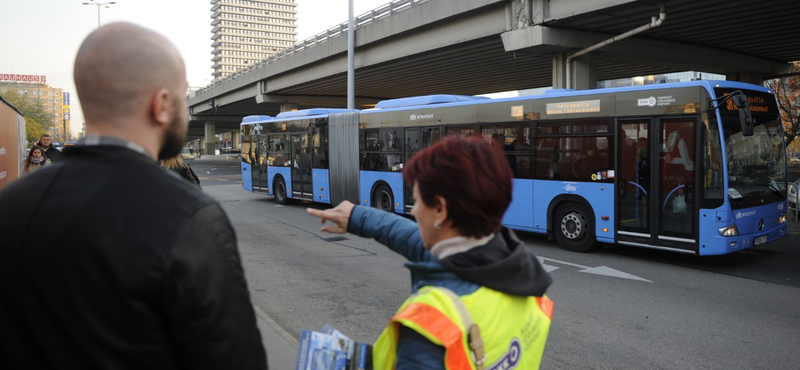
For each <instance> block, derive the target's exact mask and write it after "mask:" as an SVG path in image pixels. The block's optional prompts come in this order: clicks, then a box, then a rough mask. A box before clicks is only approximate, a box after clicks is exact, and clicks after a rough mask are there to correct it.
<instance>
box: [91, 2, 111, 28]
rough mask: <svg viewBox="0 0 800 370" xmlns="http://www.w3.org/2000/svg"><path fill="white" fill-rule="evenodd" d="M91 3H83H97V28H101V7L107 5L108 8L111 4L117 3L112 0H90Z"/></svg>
mask: <svg viewBox="0 0 800 370" xmlns="http://www.w3.org/2000/svg"><path fill="white" fill-rule="evenodd" d="M90 1H91V3H83V5H97V28H100V7H101V6H105V7H106V8H111V7H110V6H109V5H111V4H116V2H114V1H112V2H110V3H96V2H94V0H90Z"/></svg>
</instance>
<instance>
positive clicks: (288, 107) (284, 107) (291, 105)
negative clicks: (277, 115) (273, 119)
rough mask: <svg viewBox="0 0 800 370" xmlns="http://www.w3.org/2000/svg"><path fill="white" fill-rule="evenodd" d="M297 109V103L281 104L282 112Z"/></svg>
mask: <svg viewBox="0 0 800 370" xmlns="http://www.w3.org/2000/svg"><path fill="white" fill-rule="evenodd" d="M295 110H297V104H294V103H282V104H281V112H291V111H295Z"/></svg>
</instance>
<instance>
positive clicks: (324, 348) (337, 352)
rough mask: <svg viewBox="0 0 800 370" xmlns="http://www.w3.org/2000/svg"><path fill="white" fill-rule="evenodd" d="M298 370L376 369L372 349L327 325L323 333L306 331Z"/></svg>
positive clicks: (301, 342)
mask: <svg viewBox="0 0 800 370" xmlns="http://www.w3.org/2000/svg"><path fill="white" fill-rule="evenodd" d="M295 370H372V346H371V345H370V344H368V343H361V342H356V341H354V340H352V339H350V338H348V337H347V336H345V335H344V334H342V333H341V332H339V331H338V330H336V329H334V328H333V327H332V326H330V325H327V324H326V325H325V326H323V327H322V330H320V331H312V330H305V329H303V332H302V334H301V336H300V350H299V351H297V366H296V367H295Z"/></svg>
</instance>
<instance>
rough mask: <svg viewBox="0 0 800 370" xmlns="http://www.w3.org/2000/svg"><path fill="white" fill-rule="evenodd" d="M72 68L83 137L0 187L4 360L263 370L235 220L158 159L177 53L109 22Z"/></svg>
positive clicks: (179, 122)
mask: <svg viewBox="0 0 800 370" xmlns="http://www.w3.org/2000/svg"><path fill="white" fill-rule="evenodd" d="M73 70H74V77H75V87H76V90H77V93H78V96H79V98H80V101H81V106H82V108H83V113H84V117H85V119H86V137H85V138H84V139H82V140H81V141H80V142H79V143H78V145H75V146H70V147H68V148H65V149H64V153H63V154H64V158H63V160H62V161H61V163H59V164H58V165H56V166H49V167H45V168H43V169H41V170H38V171H36V172H34V173H33V174H30V175H28V176H25V177H23V178H21V179H19V180H17V181H15V182H12V183H11V184H10V185H8V186H6V187H5V188H4V189H3V190H2V191H0V220H3V221H2V222H0V235H3V241H2V243H0V255H2V257H0V362H1V363H2V366H3V368H4V369H259V370H261V369H266V368H267V357H266V353H265V350H264V347H263V345H262V343H261V336H260V332H259V329H258V327H257V326H256V318H255V313H254V310H253V306H252V304H251V303H250V295H249V292H248V289H247V283H246V281H245V277H244V273H243V270H242V265H241V260H240V257H239V251H238V249H237V246H236V235H235V234H234V230H233V227H232V226H231V223H230V221H229V220H228V218H227V216H226V215H225V213H224V212H223V210H222V208H221V207H220V205H219V203H217V202H216V201H215V200H214V199H212V198H211V197H209V196H208V195H206V194H204V193H203V191H201V190H200V189H199V188H198V187H196V186H193V185H191V184H189V183H187V182H186V181H184V180H182V179H179V178H177V177H176V176H172V175H170V174H168V173H166V172H165V171H164V169H163V168H161V166H159V164H158V160H159V159H163V158H170V157H173V156H175V155H177V154H178V153H179V152H180V150H181V148H182V147H183V145H184V142H185V140H186V133H187V129H188V117H187V106H186V98H185V93H186V88H187V82H186V70H185V66H184V63H183V59H182V58H181V56H180V54H179V53H178V51H177V49H176V48H175V46H174V45H173V44H172V43H171V42H169V41H168V40H167V39H166V38H164V37H163V36H161V35H160V34H158V33H156V32H153V31H151V30H149V29H145V28H142V27H139V26H136V25H133V24H130V23H112V24H108V25H104V26H102V27H100V28H98V29H96V30H94V31H93V32H92V33H90V34H89V36H87V37H86V39H85V40H84V42H83V44H82V45H81V47H80V49H79V50H78V53H77V56H76V58H75V65H74V69H73ZM32 199H33V200H34V201H31V200H32ZM42 225H46V229H47V232H43V233H37V234H36V236H35V239H36V240H35V242H31V235H32V234H31V232H32V231H33V232H35V231H36V230H39V229H41V227H42Z"/></svg>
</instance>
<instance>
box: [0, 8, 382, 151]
mask: <svg viewBox="0 0 800 370" xmlns="http://www.w3.org/2000/svg"><path fill="white" fill-rule="evenodd" d="M114 1H115V2H116V4H113V5H109V8H106V7H101V8H100V21H101V23H102V24H106V23H110V22H116V21H126V22H132V23H136V24H138V25H140V26H144V27H147V28H151V29H153V30H155V31H157V32H159V33H161V34H163V35H164V36H166V37H167V38H168V39H169V40H170V41H172V42H173V43H174V44H175V45H176V46H177V47H178V50H179V51H180V53H181V55H182V56H183V58H184V61H185V62H186V75H187V76H186V77H187V80H188V81H189V86H192V87H202V86H206V85H208V84H209V83H210V82H211V80H212V77H211V2H210V1H208V0H114ZM84 2H89V0H3V4H2V7H0V15H2V22H0V35H2V36H1V37H2V43H3V45H2V47H0V73H9V74H22V75H40V76H41V75H44V76H47V84H48V85H50V87H56V88H61V89H63V90H64V91H65V92H69V93H70V103H71V105H70V111H71V123H72V134H73V135H77V133H78V132H80V129H81V126H82V124H83V113H82V112H81V111H80V102H79V100H78V96H77V94H76V93H75V85H74V83H73V80H72V65H73V62H74V61H75V54H76V53H77V51H78V47H80V44H81V42H82V41H83V39H84V38H85V37H86V36H87V35H88V34H89V33H90V32H92V31H93V30H94V29H95V28H97V14H98V11H97V6H96V5H83V4H82V3H84ZM99 2H101V3H105V2H110V1H109V0H100V1H99ZM296 2H297V33H298V35H297V41H298V42H300V41H303V40H306V39H308V38H310V37H312V36H314V35H316V34H318V33H320V32H323V31H325V30H327V29H328V28H331V27H333V26H335V25H338V24H340V23H344V22H347V15H348V3H349V1H348V0H296ZM389 2H391V1H390V0H353V14H354V16H356V17H358V16H359V15H362V14H364V13H367V12H369V11H370V10H372V9H375V8H378V7H380V6H381V5H384V4H387V3H389Z"/></svg>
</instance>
